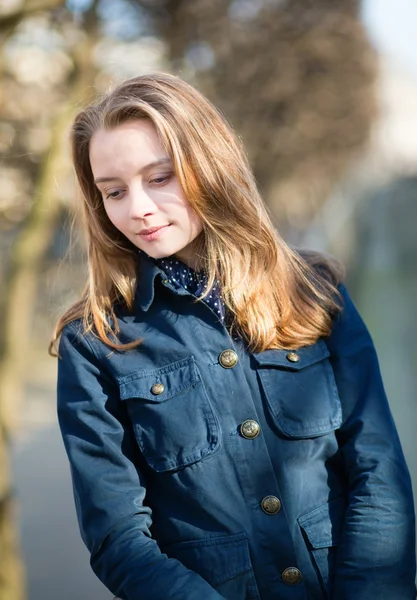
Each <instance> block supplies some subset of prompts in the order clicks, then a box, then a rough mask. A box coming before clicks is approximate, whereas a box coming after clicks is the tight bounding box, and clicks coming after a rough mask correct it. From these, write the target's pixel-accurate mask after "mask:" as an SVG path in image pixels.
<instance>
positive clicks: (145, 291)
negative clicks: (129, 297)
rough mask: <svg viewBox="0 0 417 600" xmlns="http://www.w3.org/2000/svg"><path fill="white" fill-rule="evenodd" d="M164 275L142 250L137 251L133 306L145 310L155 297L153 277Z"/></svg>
mask: <svg viewBox="0 0 417 600" xmlns="http://www.w3.org/2000/svg"><path fill="white" fill-rule="evenodd" d="M157 276H159V277H161V278H163V277H165V273H164V271H163V270H162V269H161V268H160V267H158V266H157V265H156V264H155V263H154V262H153V260H152V259H151V258H150V257H149V256H148V255H147V254H145V253H144V252H141V251H139V259H138V268H137V284H136V295H135V307H140V308H141V309H142V310H143V311H145V312H147V311H148V310H149V308H150V307H151V306H152V303H153V301H154V297H155V279H156V277H157Z"/></svg>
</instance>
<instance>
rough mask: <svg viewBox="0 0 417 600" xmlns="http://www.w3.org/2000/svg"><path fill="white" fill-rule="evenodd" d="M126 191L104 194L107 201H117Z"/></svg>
mask: <svg viewBox="0 0 417 600" xmlns="http://www.w3.org/2000/svg"><path fill="white" fill-rule="evenodd" d="M123 193H124V190H114V191H113V192H104V194H103V195H104V198H105V199H106V200H109V199H113V200H117V199H119V198H121V197H122V195H123Z"/></svg>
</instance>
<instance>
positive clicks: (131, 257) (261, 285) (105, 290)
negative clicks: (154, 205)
mask: <svg viewBox="0 0 417 600" xmlns="http://www.w3.org/2000/svg"><path fill="white" fill-rule="evenodd" d="M135 119H148V120H149V121H151V122H152V123H153V125H154V127H155V128H156V131H157V132H158V134H159V136H160V139H161V142H162V144H163V146H164V148H165V150H166V152H167V153H168V155H169V156H170V157H171V159H172V161H173V165H174V170H175V174H176V176H177V177H178V180H179V182H180V184H181V186H182V189H183V191H184V194H185V197H186V198H187V200H188V202H189V203H190V205H191V206H192V208H193V209H194V210H195V211H196V213H197V214H198V216H199V217H200V218H201V219H202V222H203V231H202V234H201V236H202V238H201V239H202V242H201V244H200V245H201V248H200V250H199V259H200V262H201V264H202V266H203V268H204V269H205V271H206V273H207V276H208V284H209V285H208V289H210V288H211V286H212V285H213V283H214V280H215V279H216V278H217V279H218V280H219V281H220V284H221V288H222V295H223V299H224V302H225V305H226V307H227V309H228V311H229V314H230V315H231V321H232V324H231V334H238V335H240V336H243V337H244V338H245V340H246V341H247V343H248V345H249V347H250V349H251V350H252V351H254V352H261V351H263V350H266V349H269V348H271V349H272V348H276V349H279V348H281V349H282V348H285V349H295V348H299V347H301V346H305V345H309V344H312V343H314V342H315V341H316V340H317V339H318V338H319V337H322V336H327V335H329V333H330V330H331V326H332V320H333V318H334V316H335V315H336V314H337V312H338V311H339V309H340V295H339V294H338V291H337V284H338V283H339V282H340V280H341V278H342V269H341V267H340V265H339V264H338V263H337V261H335V260H333V259H331V258H330V257H325V256H322V255H318V254H314V253H309V254H304V255H302V254H301V253H299V252H296V251H295V250H293V249H291V248H290V247H289V246H288V245H287V244H286V243H285V242H284V240H283V239H282V238H281V237H280V235H279V234H278V232H277V231H276V229H275V227H274V225H273V223H272V221H271V218H270V216H269V213H268V210H267V208H266V206H265V204H264V202H263V200H262V198H261V196H260V193H259V191H258V189H257V186H256V182H255V179H254V176H253V174H252V171H251V168H250V166H249V163H248V160H247V158H246V154H245V151H244V149H243V146H242V144H241V141H240V139H239V138H238V136H237V135H236V134H235V133H234V132H233V130H232V128H231V127H230V125H229V124H228V123H227V122H226V120H225V119H224V117H223V116H222V115H221V114H220V113H219V112H218V111H217V110H216V108H215V107H214V106H213V105H212V104H211V103H210V102H209V101H208V100H207V99H206V98H205V97H204V96H202V95H201V94H200V93H199V92H198V91H197V90H196V89H194V88H193V87H192V86H190V85H189V84H187V83H186V82H184V81H182V80H181V79H179V78H178V77H175V76H173V75H169V74H165V73H157V74H151V75H141V76H139V77H134V78H133V79H129V80H127V81H125V82H124V83H121V84H120V85H119V86H117V87H115V88H114V89H113V90H111V91H110V92H109V93H108V94H106V95H105V96H104V97H103V98H102V99H101V101H100V102H99V103H98V104H94V105H91V106H88V107H86V108H85V109H83V110H82V111H81V112H79V114H78V115H77V116H76V118H75V120H74V123H73V125H72V129H71V147H72V159H73V164H74V167H75V172H76V176H77V180H78V184H79V187H80V190H81V197H82V220H83V229H84V231H85V234H86V238H87V252H88V273H89V274H88V281H87V285H86V287H85V289H84V292H83V294H82V296H81V299H80V300H79V301H78V302H76V303H75V304H74V305H73V306H71V307H70V308H69V309H68V310H67V311H66V312H65V314H64V315H63V316H62V317H61V318H60V319H59V321H58V323H57V325H56V327H55V330H54V333H53V336H52V340H51V346H50V352H51V353H55V352H56V344H57V341H58V339H59V336H60V334H61V332H62V330H63V328H64V327H65V325H67V324H68V323H70V322H71V321H74V320H76V319H81V320H82V323H83V329H84V331H85V332H86V333H87V332H92V333H93V334H94V335H96V336H98V337H99V338H100V339H101V340H102V341H103V342H104V343H105V344H107V345H108V346H109V347H110V348H114V349H118V350H128V349H131V348H133V347H135V346H137V345H139V344H140V343H141V340H137V341H134V342H131V343H129V344H121V343H120V341H119V340H118V333H119V328H118V322H117V316H116V314H115V305H116V303H117V304H118V303H120V302H122V303H124V304H125V306H126V307H127V309H128V310H133V304H134V297H135V293H136V279H137V277H140V263H139V269H138V253H137V248H136V247H135V246H134V245H133V244H132V243H131V242H130V241H129V240H127V238H125V237H124V236H123V235H122V234H121V233H120V232H119V231H118V230H117V229H116V228H115V227H114V225H113V224H112V223H111V222H110V220H109V218H108V217H107V214H106V212H105V209H104V205H103V199H102V196H101V193H100V192H99V190H98V189H97V187H96V185H95V183H94V178H93V173H92V170H91V165H90V160H89V146H90V140H91V138H92V136H93V135H94V133H95V132H96V131H98V130H101V129H103V130H111V129H113V128H116V127H117V126H119V125H121V124H122V123H125V122H127V121H130V120H135ZM207 293H208V291H207Z"/></svg>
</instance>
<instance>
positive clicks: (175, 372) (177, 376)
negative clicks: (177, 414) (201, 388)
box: [118, 356, 200, 402]
mask: <svg viewBox="0 0 417 600" xmlns="http://www.w3.org/2000/svg"><path fill="white" fill-rule="evenodd" d="M118 383H119V390H120V399H121V400H127V399H128V398H143V399H145V400H149V401H151V402H164V401H165V400H169V398H172V397H173V396H176V395H177V394H180V393H181V392H184V391H185V390H187V389H188V388H191V387H193V386H195V385H197V384H199V383H200V374H199V372H198V369H197V366H196V364H195V359H194V357H193V356H190V357H188V358H184V359H183V360H178V361H176V362H174V363H170V364H169V365H165V366H164V367H159V368H158V369H152V370H140V371H136V372H135V373H131V374H129V375H126V376H124V377H121V378H120V379H119V380H118ZM157 384H162V385H160V386H159V387H158V388H155V387H154V386H156V385H157Z"/></svg>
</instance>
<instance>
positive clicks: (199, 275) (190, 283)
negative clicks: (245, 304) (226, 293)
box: [155, 258, 225, 323]
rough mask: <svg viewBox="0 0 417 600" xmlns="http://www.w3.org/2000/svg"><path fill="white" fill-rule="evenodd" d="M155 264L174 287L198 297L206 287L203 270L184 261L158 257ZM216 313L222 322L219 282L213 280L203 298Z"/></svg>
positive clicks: (223, 308)
mask: <svg viewBox="0 0 417 600" xmlns="http://www.w3.org/2000/svg"><path fill="white" fill-rule="evenodd" d="M155 262H156V264H157V265H158V266H159V267H160V268H161V269H163V270H164V272H165V274H166V276H167V279H168V280H169V282H170V283H171V285H173V286H174V287H176V288H177V289H178V288H183V289H185V290H187V291H188V292H190V294H193V295H194V296H196V298H198V297H199V296H201V295H202V294H203V293H204V292H205V290H206V289H207V275H206V273H205V272H204V271H198V272H196V271H194V270H193V269H192V268H191V267H188V266H187V265H185V264H184V263H182V262H181V261H179V260H176V259H175V258H160V259H157V260H155ZM203 302H205V303H206V304H208V306H210V308H211V309H212V310H214V312H215V313H216V315H218V317H219V320H220V321H221V322H222V323H224V319H225V306H224V302H223V299H222V295H221V289H220V283H219V281H217V280H216V281H215V282H214V285H213V287H212V288H211V290H210V292H209V294H208V296H206V297H205V298H204V300H203Z"/></svg>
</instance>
